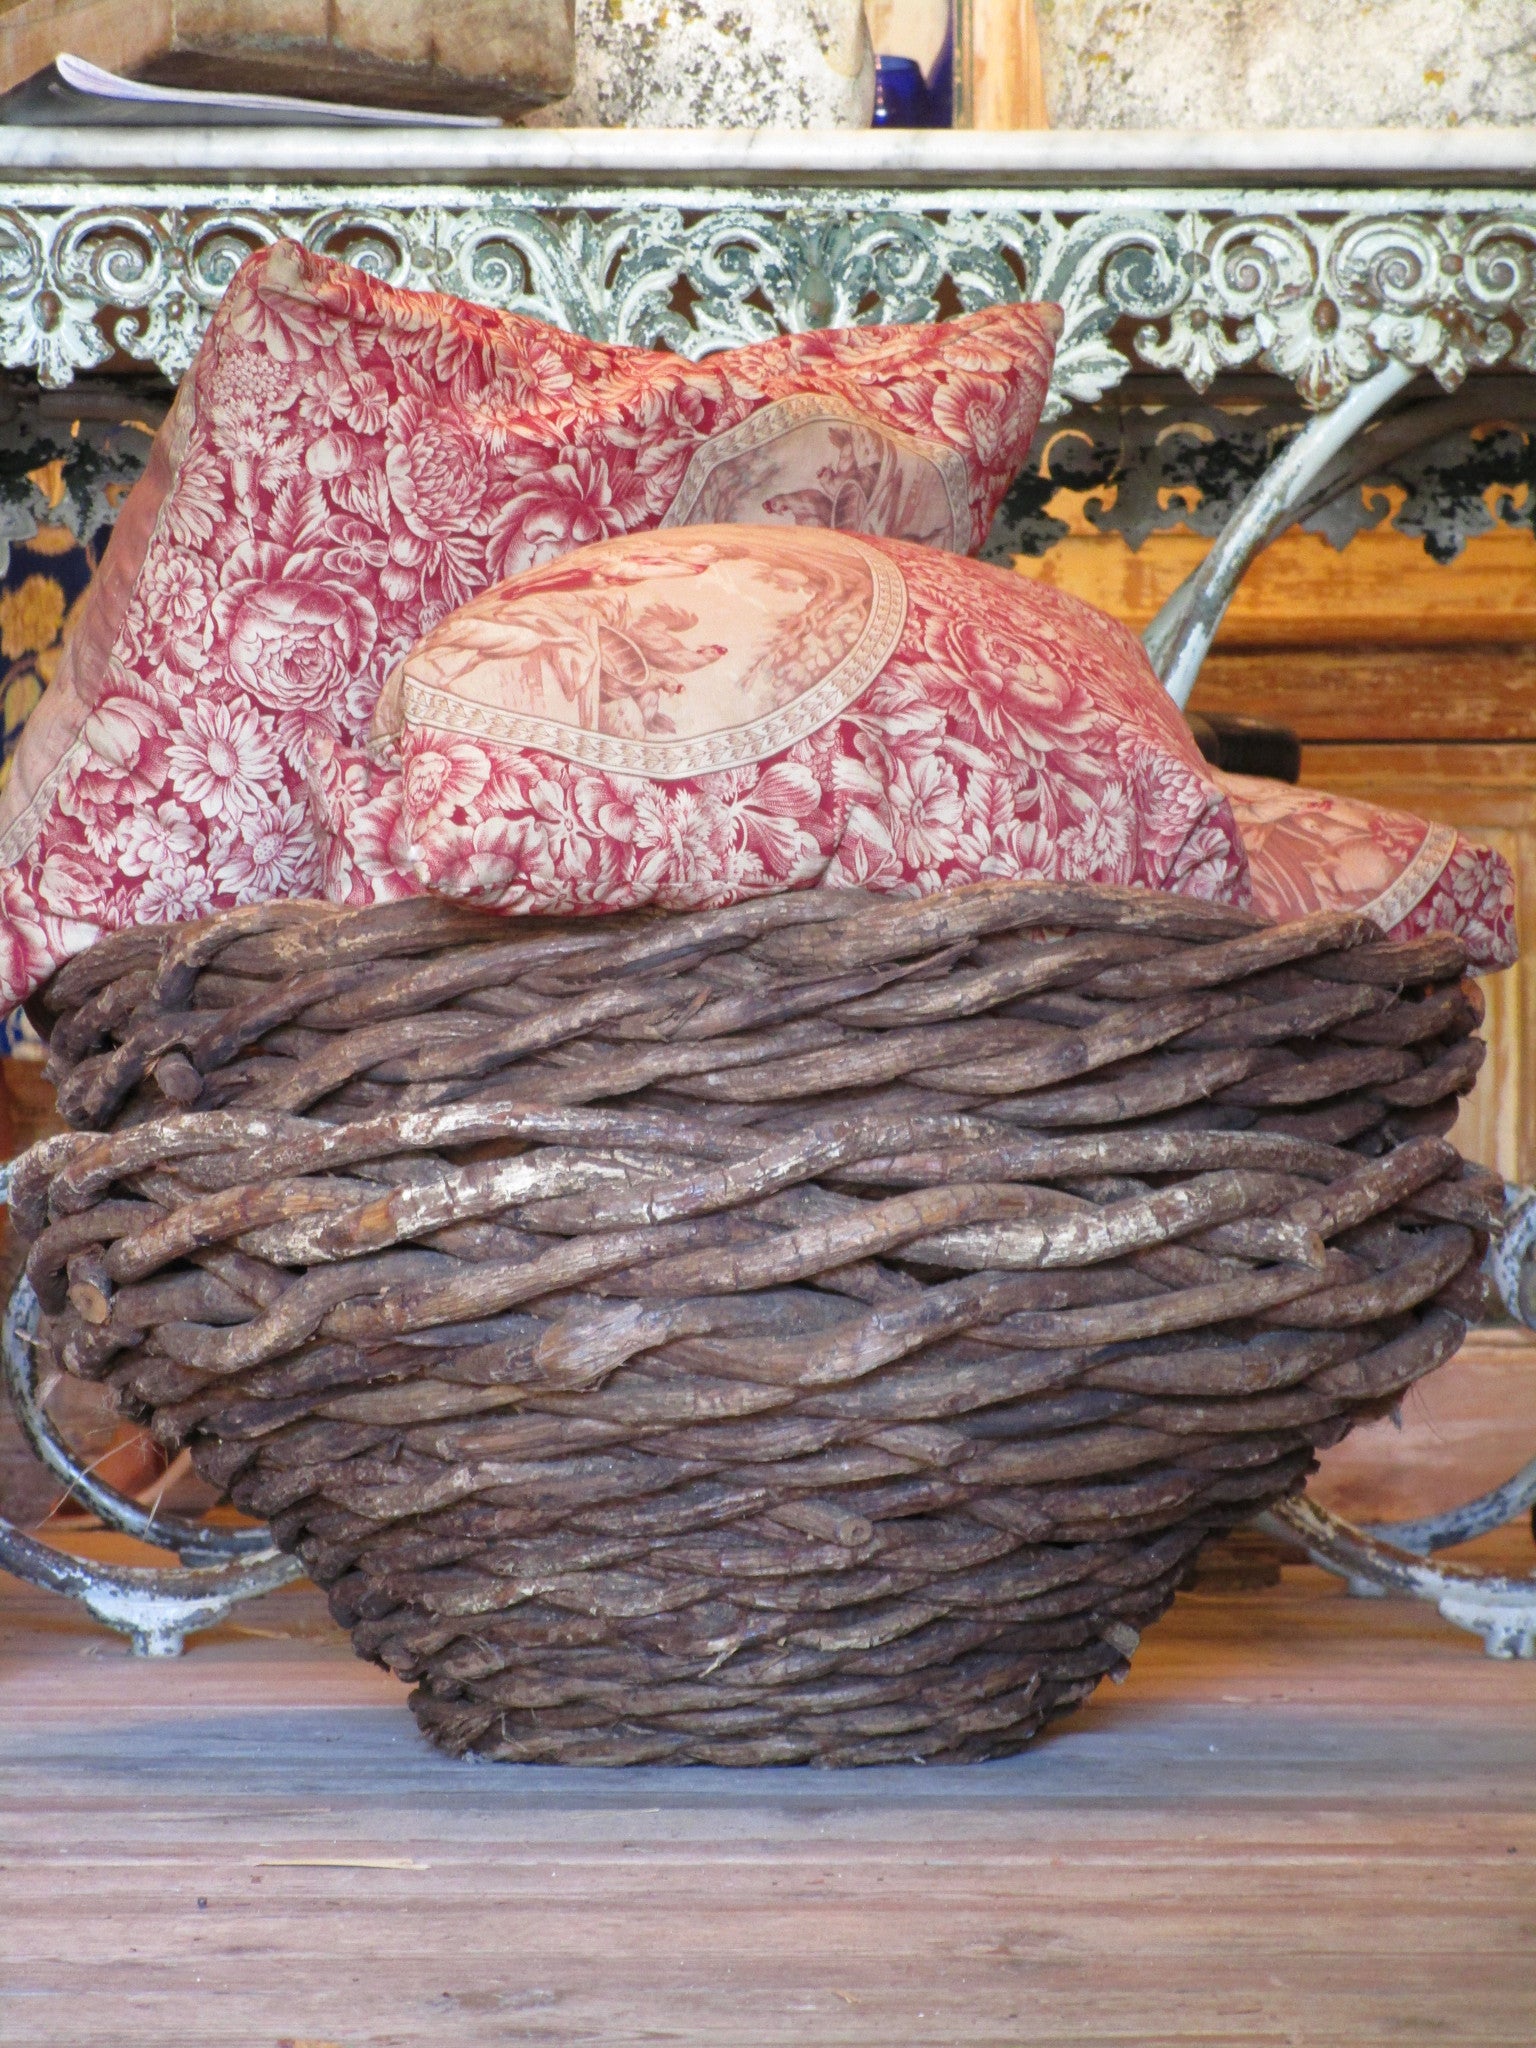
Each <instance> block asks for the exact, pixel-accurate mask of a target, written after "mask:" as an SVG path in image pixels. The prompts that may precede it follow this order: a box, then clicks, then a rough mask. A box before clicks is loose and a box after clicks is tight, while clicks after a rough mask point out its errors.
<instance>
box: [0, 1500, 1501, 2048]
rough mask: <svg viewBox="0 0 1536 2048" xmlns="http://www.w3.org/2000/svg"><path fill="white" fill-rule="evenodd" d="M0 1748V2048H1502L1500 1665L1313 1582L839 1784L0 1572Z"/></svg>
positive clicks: (1180, 1610) (319, 1648)
mask: <svg viewBox="0 0 1536 2048" xmlns="http://www.w3.org/2000/svg"><path fill="white" fill-rule="evenodd" d="M1495 1552H1496V1553H1497V1554H1498V1555H1500V1556H1502V1558H1503V1559H1504V1561H1505V1562H1506V1563H1507V1564H1508V1565H1510V1566H1512V1567H1513V1568H1516V1569H1528V1568H1529V1565H1530V1562H1531V1559H1530V1555H1529V1542H1528V1539H1526V1538H1524V1537H1522V1536H1521V1535H1520V1534H1519V1532H1512V1533H1511V1534H1509V1535H1506V1536H1504V1537H1502V1538H1500V1539H1497V1543H1496V1544H1495V1545H1494V1547H1493V1551H1489V1550H1488V1547H1487V1546H1485V1554H1490V1555H1491V1554H1494V1553H1495ZM0 1774H3V1775H0V1810H3V1813H4V1816H5V1818H4V1823H3V1826H4V1836H3V1846H0V1866H3V1867H0V2043H4V2044H5V2048H140V2044H142V2048H181V2044H189V2048H193V2044H195V2048H202V2044H224V2043H229V2044H240V2048H277V2044H278V2043H281V2042H300V2043H337V2044H343V2048H386V2044H388V2048H394V2044H416V2043H429V2042H430V2043H433V2044H442V2048H459V2044H465V2048H480V2044H482V2043H488V2042H497V2043H500V2042H541V2043H560V2044H565V2043H573V2044H574V2043H594V2044H596V2043H601V2044H604V2048H607V2044H626V2048H627V2044H630V2043H637V2042H686V2043H701V2044H703V2043H708V2044H711V2048H713V2044H718V2048H780V2044H785V2048H788V2044H796V2048H803V2044H806V2043H811V2044H815V2048H842V2044H859V2048H866V2044H867V2048H896V2044H899V2048H917V2044H923V2048H930V2044H931V2048H956V2044H961V2043H964V2044H982V2043H986V2044H989V2048H990V2044H996V2048H1020V2044H1024V2043H1028V2044H1031V2048H1038V2044H1056V2043H1072V2044H1084V2048H1086V2044H1095V2048H1097V2044H1105V2048H1109V2044H1115V2048H1163V2044H1170V2048H1171V2044H1173V2043H1179V2044H1186V2043H1200V2044H1205V2048H1247V2044H1250V2043H1252V2044H1259V2043H1263V2044H1265V2048H1269V2044H1274V2048H1281V2044H1284V2048H1298V2044H1299V2048H1325V2044H1326V2048H1378V2044H1380V2048H1386V2044H1388V2043H1391V2044H1394V2048H1397V2044H1401V2043H1404V2042H1426V2043H1448V2044H1455V2048H1483V2044H1495V2043H1496V2044H1499V2048H1530V2044H1531V2042H1532V2041H1533V2040H1536V1972H1533V1969H1532V1963H1533V1960H1536V1669H1533V1667H1532V1666H1530V1665H1529V1664H1525V1665H1516V1664H1498V1663H1493V1662H1491V1661H1489V1660H1488V1659H1486V1658H1484V1657H1483V1656H1482V1655H1481V1652H1480V1649H1479V1647H1478V1645H1477V1644H1476V1643H1475V1642H1474V1641H1472V1640H1471V1639H1470V1638H1468V1637H1466V1636H1463V1635H1460V1634H1458V1633H1456V1632H1454V1631H1453V1630H1451V1629H1449V1628H1448V1627H1446V1626H1445V1625H1444V1624H1442V1623H1440V1622H1439V1621H1438V1620H1437V1619H1436V1617H1434V1616H1433V1615H1432V1614H1430V1613H1429V1612H1427V1611H1426V1610H1423V1609H1419V1608H1415V1607H1412V1606H1409V1605H1407V1604H1403V1603H1397V1602H1385V1601H1354V1600H1350V1599H1348V1598H1347V1597H1346V1596H1345V1595H1344V1594H1343V1593H1342V1591H1341V1590H1340V1589H1339V1587H1338V1585H1337V1584H1336V1583H1335V1582H1333V1581H1331V1580H1328V1579H1326V1578H1325V1577H1324V1576H1323V1575H1322V1574H1321V1573H1318V1572H1314V1571H1312V1570H1310V1569H1298V1570H1290V1571H1287V1572H1286V1574H1285V1577H1284V1581H1283V1583H1282V1585H1281V1586H1280V1587H1278V1588H1275V1589H1272V1590H1266V1591H1259V1592H1256V1593H1255V1592H1250V1593H1243V1594H1223V1595H1209V1596H1207V1595H1202V1594H1200V1593H1194V1594H1189V1595H1186V1596H1183V1597H1181V1599H1180V1601H1179V1603H1178V1605H1177V1607H1176V1608H1175V1610H1174V1612H1173V1614H1172V1615H1171V1616H1170V1617H1169V1618H1168V1619H1167V1620H1166V1621H1164V1622H1163V1623H1162V1624H1160V1626H1159V1627H1158V1628H1157V1629H1156V1630H1154V1631H1152V1632H1151V1634H1150V1635H1149V1637H1148V1639H1147V1641H1146V1642H1145V1644H1144V1645H1143V1647H1142V1650H1141V1651H1140V1652H1139V1653H1138V1656H1137V1658H1136V1661H1135V1667H1134V1669H1133V1671H1132V1674H1131V1677H1130V1679H1129V1680H1128V1682H1127V1683H1126V1684H1125V1685H1124V1686H1123V1687H1120V1688H1114V1687H1105V1688H1103V1689H1102V1690H1101V1692H1100V1694H1099V1695H1098V1696H1097V1698H1096V1699H1095V1700H1094V1701H1093V1703H1092V1704H1091V1705H1090V1707H1089V1708H1088V1710H1087V1711H1085V1712H1083V1713H1082V1714H1080V1715H1079V1716H1077V1717H1076V1718H1075V1719H1074V1720H1071V1721H1068V1722H1065V1723H1063V1724H1062V1725H1061V1726H1060V1728H1059V1729H1058V1730H1057V1731H1056V1732H1055V1733H1053V1734H1052V1735H1051V1736H1049V1737H1048V1738H1047V1739H1046V1740H1044V1741H1042V1742H1041V1743H1039V1744H1038V1745H1037V1747H1036V1748H1035V1750H1034V1752H1033V1753H1032V1754H1029V1755H1026V1756H1025V1757H1023V1758H1021V1759H1018V1760H1017V1761H1014V1762H1010V1763H1007V1764H1001V1765H989V1766H985V1767H981V1768H975V1769H971V1770H923V1769H911V1770H897V1771H890V1770H883V1771H873V1772H865V1773H856V1774H850V1775H841V1776H837V1775H824V1774H820V1773H813V1772H809V1771H783V1772H765V1773H759V1774H750V1773H731V1772H686V1771H665V1770H660V1771H650V1770H647V1771H634V1772H620V1773H601V1772H590V1771H569V1772H560V1771H555V1770H551V1769H519V1768H510V1767H506V1766H491V1765H478V1766H477V1765H466V1764H455V1763H452V1762H449V1761H447V1760H445V1759H443V1758H441V1757H439V1756H437V1755H435V1754H434V1753H433V1752H431V1751H430V1750H428V1749H427V1747H426V1746H425V1744H424V1743H423V1742H422V1741H421V1740H420V1739H419V1738H418V1737H417V1735H416V1733H415V1729H414V1724H413V1723H412V1722H411V1720H410V1717H409V1715H408V1714H407V1712H406V1710H405V1706H404V1699H403V1693H402V1690H401V1688H399V1687H398V1686H397V1685H396V1683H395V1682H394V1681H393V1680H392V1679H390V1678H389V1677H387V1676H386V1675H384V1674H383V1673H381V1672H378V1671H375V1670H372V1669H370V1668H367V1667H365V1666H363V1665H361V1664H359V1663H357V1662H356V1661H355V1660H354V1659H353V1658H352V1656H351V1655H350V1652H349V1650H348V1647H347V1645H346V1643H345V1641H344V1639H343V1638H342V1637H341V1636H340V1635H339V1633H337V1632H336V1631H335V1630H333V1629H332V1627H331V1625H330V1623H329V1621H328V1619H327V1617H326V1615H325V1611H324V1608H323V1606H322V1604H321V1602H320V1600H319V1598H318V1596H317V1595H316V1594H314V1593H313V1592H311V1591H309V1590H308V1589H300V1590H296V1591H292V1592H285V1593H283V1594H279V1595H275V1596H273V1597H272V1598H270V1599H269V1600H267V1601H265V1602H263V1603H261V1604H260V1605H259V1606H252V1607H251V1608H248V1609H246V1610H245V1611H244V1614H243V1617H242V1620H241V1624H240V1626H239V1627H238V1628H226V1629H224V1630H222V1631H220V1632H218V1633H217V1634H214V1635H210V1636H205V1637H203V1638H201V1639H199V1640H198V1641H197V1642H196V1643H195V1645H194V1646H193V1648H192V1649H191V1650H190V1652H189V1653H188V1655H187V1656H186V1657H185V1658H183V1659H181V1660H179V1661H175V1662H165V1663H148V1662H141V1661H135V1660H132V1659H130V1658H129V1657H128V1656H127V1655H126V1654H125V1652H124V1651H123V1649H122V1648H121V1647H120V1646H119V1645H118V1643H117V1642H116V1641H115V1640H113V1639H110V1638H108V1637H106V1636H104V1635H103V1634H102V1633H101V1632H99V1631H97V1630H95V1629H94V1628H93V1627H92V1626H91V1625H90V1624H89V1622H88V1621H86V1620H85V1619H83V1618H82V1617H81V1615H80V1614H79V1613H78V1611H77V1610H75V1609H74V1608H73V1607H71V1606H69V1605H67V1604H65V1603H64V1602H62V1601H58V1600H55V1599H52V1598H50V1597H49V1596H46V1595H43V1594H37V1593H29V1592H26V1591H24V1590H23V1589H21V1588H20V1587H18V1586H17V1585H16V1584H15V1582H14V1581H9V1580H3V1579H0Z"/></svg>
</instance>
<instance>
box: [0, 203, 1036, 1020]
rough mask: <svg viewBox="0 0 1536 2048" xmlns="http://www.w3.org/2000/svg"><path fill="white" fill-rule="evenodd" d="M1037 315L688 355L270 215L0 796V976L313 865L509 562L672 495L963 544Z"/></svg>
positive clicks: (1021, 401)
mask: <svg viewBox="0 0 1536 2048" xmlns="http://www.w3.org/2000/svg"><path fill="white" fill-rule="evenodd" d="M1059 324H1060V322H1059V315H1058V313H1057V311H1056V309H1055V308H1054V307H1038V306H1037V307H1031V306H1018V305H1012V306H991V307H987V308H984V309H983V310H981V311H980V312H976V313H972V314H968V315H965V316H964V317H962V318H960V319H958V320H955V321H952V322H949V323H947V324H944V325H940V326H925V327H890V328H875V327H869V328H859V329H855V330H850V331H846V332H827V333H817V334H803V335H786V336H781V337H779V338H777V339H774V340H772V341H768V342H764V343H761V344H758V345H756V346H753V347H750V348H744V349H738V350H734V351H730V352H726V353H722V354H718V355H715V356H712V357H709V358H707V359H705V360H704V361H702V362H697V363H695V362H691V361H688V360H686V359H684V358H682V357H678V356H671V355H666V354H662V353H657V352H652V351H649V350H642V349H631V348H620V347H607V346H604V345H601V344H598V343H595V342H591V341H588V340H586V339H584V338H583V337H581V336H578V335H572V334H568V333H564V332H562V331H560V330H557V329H554V328H550V327H547V326H545V325H544V324H543V323H541V322H539V321H535V320H530V319H526V318H523V317H521V316H518V315H514V314H506V313H500V312H497V311H494V310H493V309H490V308H487V307H483V306H475V305H470V304H467V303H465V302H463V301H460V300H455V299H450V298H446V297H442V296H440V295H434V294H426V293H412V292H402V291H397V290H394V289H392V288H391V287H389V286H386V285H383V284H380V283H379V282H378V281H377V280H375V279H373V278H370V277H368V276H367V275H365V273H363V272H362V271H360V270H357V269H355V268H353V267H352V266H350V265H348V264H344V263H338V262H333V261H331V260H329V259H327V258H325V257H321V256H317V255H314V254H312V253H310V252H308V251H306V250H304V249H301V248H299V247H297V246H296V245H294V244H292V243H278V244H276V245H274V246H273V247H271V248H269V249H266V250H264V251H262V252H260V253H259V254H257V255H256V256H254V257H252V258H251V259H250V260H249V261H248V262H247V263H246V264H245V265H244V266H242V268H241V270H240V272H239V273H238V274H237V276H236V277H235V279H234V280H233V281H232V283H231V285H230V287H229V289H228V291H227V292H226V294H225V296H224V298H223V300H222V302H221V304H220V306H219V308H218V310H217V311H216V313H215V315H214V317H213V320H212V322H211V323H210V326H209V330H208V334H207V336H206V338H205V341H204V344H203V347H202V349H201V350H200V352H199V354H198V357H197V360H196V362H195V363H194V364H193V366H192V369H191V371H190V372H189V373H188V376H187V378H186V380H185V381H184V383H183V386H182V391H181V394H180V396H179V397H178V401H177V404H176V405H175V407H174V408H173V409H172V412H171V415H170V416H169V418H168V419H167V421H166V422H165V425H164V426H163V427H162V429H161V432H160V435H159V436H158V437H157V441H156V446H155V450H154V453H153V455H152V458H151V462H150V466H149V469H148V470H147V471H146V473H145V476H144V477H143V479H142V480H141V482H140V483H139V484H138V485H137V486H136V487H135V490H134V491H133V493H132V494H131V496H130V498H129V500H128V503H127V504H126V505H125V507H124V511H123V515H122V517H121V518H120V520H119V522H118V528H117V531H116V533H115V534H114V536H113V541H112V544H111V545H110V547H109V548H108V551H107V556H106V559H105V560H104V562H103V565H102V568H101V571H100V573H99V575H98V577H97V579H96V582H95V584H93V586H92V590H91V591H90V593H88V596H87V599H86V601H85V604H84V606H83V607H82V614H81V617H80V619H79V620H78V621H77V624H76V628H75V631H74V632H73V634H72V636H71V640H70V642H69V644H68V645H67V646H66V649H65V655H64V659H63V662H62V663H61V669H60V674H59V676H58V678H57V679H56V682H55V684H54V686H53V687H52V688H51V689H50V690H49V692H48V693H47V696H46V697H45V698H44V700H43V703H42V704H41V705H40V706H39V708H38V711H37V713H36V715H35V716H34V717H33V718H32V719H31V720H30V721H29V724H28V727H27V730H26V733H25V734H24V736H23V740H22V744H21V747H20V749H19V751H18V755H17V758H16V761H15V763H14V767H13V772H12V775H11V777H10V779H9V782H8V785H7V787H6V790H5V791H4V793H3V795H0V1001H4V1002H6V1003H11V1002H14V1001H15V1000H17V999H18V998H19V997H22V996H24V995H26V994H27V993H28V992H29V991H30V990H31V989H33V988H35V987H36V986H37V985H38V984H39V983H40V982H41V981H43V980H44V979H45V978H46V977H47V975H48V974H49V973H50V972H51V971H52V970H53V968H55V967H56V966H57V965H58V964H59V963H60V961H62V960H63V959H65V958H67V957H68V956H69V955H70V954H71V953H74V952H76V951H78V950H80V949H81V948H82V947H83V946H86V945H88V944H89V943H90V942H91V941H92V940H93V939H94V938H95V937H96V936H98V935H99V934H100V933H101V932H103V931H106V930H110V929H114V928H116V927H118V926H121V925H123V924H127V923H131V922H135V921H138V922H157V921H162V920H167V919H177V918H195V917H202V916H206V915H208V914H209V913H210V912H211V911H215V910H219V909H223V908H227V907H231V906H233V905H236V904H240V903H247V902H252V901H255V900H258V899H260V898H262V897H264V896H272V895H303V894H306V893H314V892H316V891H318V890H319V889H320V888H321V887H322V885H323V883H324V881H325V879H326V871H325V869H324V867H323V864H322V851H323V845H322V839H321V837H320V836H319V835H318V834H317V830H316V820H315V814H314V810H313V807H312V801H313V800H312V792H313V791H314V789H315V788H316V787H317V786H319V787H320V788H321V790H322V795H323V796H324V798H325V801H326V802H327V803H329V801H330V798H329V795H328V794H327V793H326V792H327V790H328V778H330V777H332V776H333V775H334V773H335V772H337V771H336V768H335V764H336V763H337V762H339V761H342V760H344V759H346V758H347V756H348V755H349V753H352V752H355V750H356V749H357V747H358V746H359V745H360V743H361V742H362V740H363V738H364V735H365V734H366V732H367V729H368V725H369V721H370V719H371V717H372V714H373V711H374V707H375V703H376V701H377V698H378V694H379V690H380V686H381V685H382V683H383V680H384V678H385V676H386V675H387V674H388V673H389V671H390V670H391V669H392V668H393V667H394V665H395V664H396V663H398V662H399V661H400V659H401V658H402V657H403V656H404V655H405V654H406V653H407V652H408V650H409V649H410V647H411V646H412V644H413V643H414V642H415V641H416V640H417V639H418V638H419V637H420V636H421V635H422V634H423V633H424V632H427V631H429V630H430V629H431V628H432V627H433V626H434V625H436V624H437V623H438V622H439V621H440V620H442V619H443V618H445V617H446V616H447V615H448V614H449V613H450V612H452V611H453V610H454V609H455V608H456V607H457V606H459V605H461V604H463V603H464V602H465V601H466V600H468V599H470V598H472V597H474V596H475V595H476V594H477V593H478V592H480V591H482V590H484V589H485V588H486V587H487V586H489V585H490V584H492V583H494V582H496V581H497V580H498V579H500V578H503V577H505V576H507V575H509V574H511V573H514V572H518V571H521V570H525V569H528V568H530V567H533V566H535V565H538V564H540V563H544V562H547V561H550V560H552V559H553V558H555V557H557V556H559V555H561V554H564V553H566V552H568V551H570V550H571V549H574V548H578V547H581V546H583V545H585V544H587V543H591V542H594V541H600V540H603V539H606V538H609V537H612V536H615V535H620V534H625V533H633V532H637V531H643V530H646V529H652V528H655V527H657V526H658V525H660V524H661V523H662V522H663V521H664V520H666V519H668V517H669V516H672V515H673V513H674V507H675V506H676V505H677V502H678V500H679V498H680V496H682V497H684V498H685V499H686V504H685V505H684V506H683V507H682V509H681V510H680V511H679V512H678V513H677V515H676V516H677V517H679V518H690V519H692V518H710V519H719V518H722V517H726V518H735V517H740V516H746V517H751V518H754V519H758V520H768V521H770V522H775V521H776V522H779V523H782V524H784V525H786V526H793V525H801V524H805V523H808V522H809V523H815V522H817V521H821V520H826V521H832V522H836V523H838V524H842V525H851V526H865V527H871V528H876V529H878V528H879V527H880V526H881V524H882V522H895V523H896V524H897V525H898V526H901V523H902V522H903V521H906V522H910V530H911V532H912V534H913V536H914V537H916V538H920V539H923V540H926V541H928V542H930V543H938V544H941V545H946V546H950V547H958V548H969V547H972V546H976V545H979V544H980V542H981V540H982V539H983V537H984V536H985V534H986V531H987V528H988V526H989V524H990V522H991V519H992V515H993V513H994V511H995V509H996V506H997V504H998V502H999V500H1000V499H1001V496H1002V494H1003V492H1004V491H1005V490H1006V488H1007V487H1008V485H1009V483H1010V482H1011V481H1012V479H1013V477H1014V476H1015V475H1016V474H1017V471H1018V469H1019V468H1020V466H1021V465H1022V462H1023V460H1024V456H1025V453H1026V451H1027V449H1028V445H1029V442H1030V439H1031V437H1032V435H1033V432H1034V428H1035V425H1036V422H1037V420H1038V417H1039V414H1040V410H1041V407H1042V405H1043V402H1044V399H1045V395H1046V391H1047V388H1048V382H1049V375H1050V364H1051V351H1052V345H1053V341H1054V337H1055V334H1056V332H1057V330H1058V328H1059ZM760 415H761V416H762V419H761V421H760V423H759V425H758V426H757V427H756V428H752V429H751V430H750V431H743V429H744V428H750V423H751V422H752V421H753V420H754V419H755V418H757V417H758V416H760ZM717 436H729V437H730V438H728V439H725V440H722V442H721V444H720V446H719V448H718V449H714V448H713V443H714V441H715V438H716V437H717ZM717 458H718V459H717ZM902 530H906V528H905V527H902ZM324 844H329V841H328V840H327V841H325V842H324ZM367 872H368V871H367V868H366V866H362V867H357V868H355V869H354V873H353V876H352V879H351V881H349V884H348V887H349V888H351V887H353V886H354V885H355V886H358V887H365V886H366V876H367ZM380 872H381V874H392V873H393V872H394V868H393V866H392V865H391V863H389V862H388V861H382V862H381V866H380ZM381 886H383V884H382V883H381Z"/></svg>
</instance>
